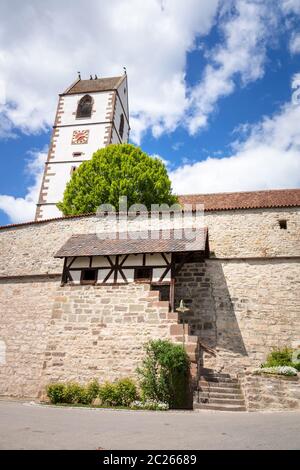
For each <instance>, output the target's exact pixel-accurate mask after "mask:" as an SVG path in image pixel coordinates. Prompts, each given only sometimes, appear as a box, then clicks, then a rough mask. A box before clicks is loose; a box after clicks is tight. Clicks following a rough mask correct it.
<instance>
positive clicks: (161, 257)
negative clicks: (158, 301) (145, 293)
mask: <svg viewBox="0 0 300 470" xmlns="http://www.w3.org/2000/svg"><path fill="white" fill-rule="evenodd" d="M140 268H149V271H150V275H149V281H151V282H153V283H161V282H163V283H169V282H170V281H171V254H170V253H149V254H136V255H111V256H77V257H69V258H66V261H65V266H64V273H63V279H62V281H63V282H64V283H65V282H69V283H72V284H86V283H96V284H124V283H128V282H134V281H135V280H138V279H139V278H144V277H143V270H141V269H140ZM86 271H94V272H95V278H94V279H90V280H86V279H84V277H85V276H84V275H85V273H86Z"/></svg>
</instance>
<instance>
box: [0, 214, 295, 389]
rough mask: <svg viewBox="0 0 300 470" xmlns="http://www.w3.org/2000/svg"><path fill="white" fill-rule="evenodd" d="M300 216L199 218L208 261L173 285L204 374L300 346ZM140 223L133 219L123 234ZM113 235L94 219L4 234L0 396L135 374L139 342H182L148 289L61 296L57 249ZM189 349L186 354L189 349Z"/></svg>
mask: <svg viewBox="0 0 300 470" xmlns="http://www.w3.org/2000/svg"><path fill="white" fill-rule="evenodd" d="M299 214H300V212H299V209H296V208H293V209H292V208H291V209H269V210H247V211H227V212H226V211H224V212H215V213H214V212H210V213H206V215H205V218H206V221H205V224H206V225H208V229H209V240H210V250H211V251H212V252H213V253H212V257H211V258H210V259H209V260H205V262H203V261H202V262H197V263H189V264H187V265H185V266H184V267H183V268H182V270H181V271H180V272H179V274H178V275H177V279H176V285H175V294H176V298H175V306H176V307H178V304H179V301H180V299H182V298H183V299H184V300H185V301H186V303H187V304H188V306H189V308H190V312H189V313H188V315H187V318H188V320H189V325H190V332H191V333H192V334H193V335H195V337H197V338H199V339H200V340H201V341H202V343H203V344H204V345H206V346H208V347H209V348H212V349H213V350H214V351H215V354H216V356H214V355H212V354H211V353H208V352H207V351H206V352H205V351H204V350H201V351H202V355H201V361H202V364H203V365H204V366H206V367H212V368H215V369H217V370H227V371H229V372H231V373H238V372H240V371H241V370H242V369H244V368H246V367H253V366H254V367H256V366H259V364H260V363H261V362H262V361H264V359H265V357H266V355H267V354H268V352H269V351H270V349H271V348H272V347H274V346H285V345H291V344H292V342H293V341H297V340H299V338H300V321H299V312H300V285H299V284H300V220H299ZM279 219H286V220H287V223H288V229H287V230H281V229H280V228H279V225H278V220H279ZM194 222H195V220H194V219H191V218H190V220H189V221H188V223H190V224H193V223H194ZM196 222H197V221H196ZM147 224H149V220H148V219H145V218H144V217H141V218H138V219H137V220H135V221H132V222H130V224H129V229H131V230H138V229H141V228H143V229H145V227H146V226H147ZM172 226H174V221H172V220H171V221H169V222H167V221H165V220H160V221H157V222H156V225H155V224H154V228H156V229H157V228H168V227H172ZM123 228H124V227H123ZM121 229H122V226H121ZM111 230H112V226H111V222H110V221H108V220H107V219H106V220H103V219H100V220H99V219H97V218H96V217H94V216H91V217H89V216H88V217H79V218H68V219H60V220H53V221H50V222H41V223H37V224H32V225H21V226H16V227H6V228H4V229H1V230H0V306H1V308H0V319H1V325H0V341H2V343H1V350H2V351H4V353H3V352H2V353H1V361H0V394H4V395H5V394H9V395H15V396H36V394H37V393H38V391H40V390H41V389H42V387H43V386H44V385H45V383H47V382H48V381H50V380H51V381H52V380H63V379H68V380H69V379H72V378H74V379H75V378H76V379H77V380H80V381H86V380H88V379H90V378H92V377H94V376H95V377H97V378H99V380H102V379H103V380H105V379H113V378H115V377H117V376H121V375H122V376H124V375H127V374H129V372H130V375H131V374H133V373H134V370H135V367H136V365H137V363H138V361H139V360H140V358H141V354H142V344H143V343H144V342H145V339H146V338H150V337H154V338H155V337H162V338H164V337H172V339H173V340H175V341H181V340H182V325H178V324H177V315H176V314H172V313H168V309H167V304H162V303H159V302H158V297H157V296H158V292H151V291H150V290H149V286H147V288H146V287H145V286H142V285H139V284H130V285H127V286H112V287H109V288H108V287H107V286H97V287H92V286H74V287H73V286H65V287H64V288H62V287H60V282H59V280H60V276H61V272H62V260H57V259H54V257H53V256H54V254H55V253H56V251H57V250H58V249H59V248H60V247H61V246H62V244H63V243H64V242H65V241H66V240H67V239H68V238H69V237H70V236H71V235H72V234H74V233H93V232H94V233H95V232H96V231H102V232H103V231H111ZM49 276H54V278H52V279H51V278H50V277H49ZM145 289H148V290H145ZM155 296H156V297H155ZM55 299H56V300H55ZM189 339H190V340H191V341H194V340H195V338H194V339H193V338H189ZM3 341H4V342H5V345H4V346H3ZM187 346H188V350H189V351H190V352H191V354H194V350H195V343H193V342H191V344H188V345H187ZM3 354H5V360H6V362H5V364H3V357H2V356H3Z"/></svg>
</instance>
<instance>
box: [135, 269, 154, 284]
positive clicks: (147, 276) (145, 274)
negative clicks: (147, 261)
mask: <svg viewBox="0 0 300 470" xmlns="http://www.w3.org/2000/svg"><path fill="white" fill-rule="evenodd" d="M134 279H135V280H136V281H151V279H152V268H144V267H142V268H136V269H135V272H134Z"/></svg>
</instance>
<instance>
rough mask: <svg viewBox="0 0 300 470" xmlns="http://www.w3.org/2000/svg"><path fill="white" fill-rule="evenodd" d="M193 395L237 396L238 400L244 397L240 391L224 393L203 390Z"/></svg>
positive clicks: (211, 396) (205, 396) (206, 396)
mask: <svg viewBox="0 0 300 470" xmlns="http://www.w3.org/2000/svg"><path fill="white" fill-rule="evenodd" d="M195 395H196V396H198V397H201V398H202V397H203V398H211V399H213V398H239V399H240V400H243V399H244V397H243V395H242V392H226V393H219V392H218V393H217V392H205V391H197V392H195Z"/></svg>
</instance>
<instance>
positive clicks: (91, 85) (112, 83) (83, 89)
mask: <svg viewBox="0 0 300 470" xmlns="http://www.w3.org/2000/svg"><path fill="white" fill-rule="evenodd" d="M123 78H124V76H122V77H107V78H97V79H93V80H77V82H75V83H74V84H73V85H71V86H70V87H69V88H67V90H65V91H64V93H62V94H63V95H74V94H76V93H93V92H97V91H109V90H115V89H116V88H117V87H118V85H119V83H120V82H121V81H122V79H123Z"/></svg>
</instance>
